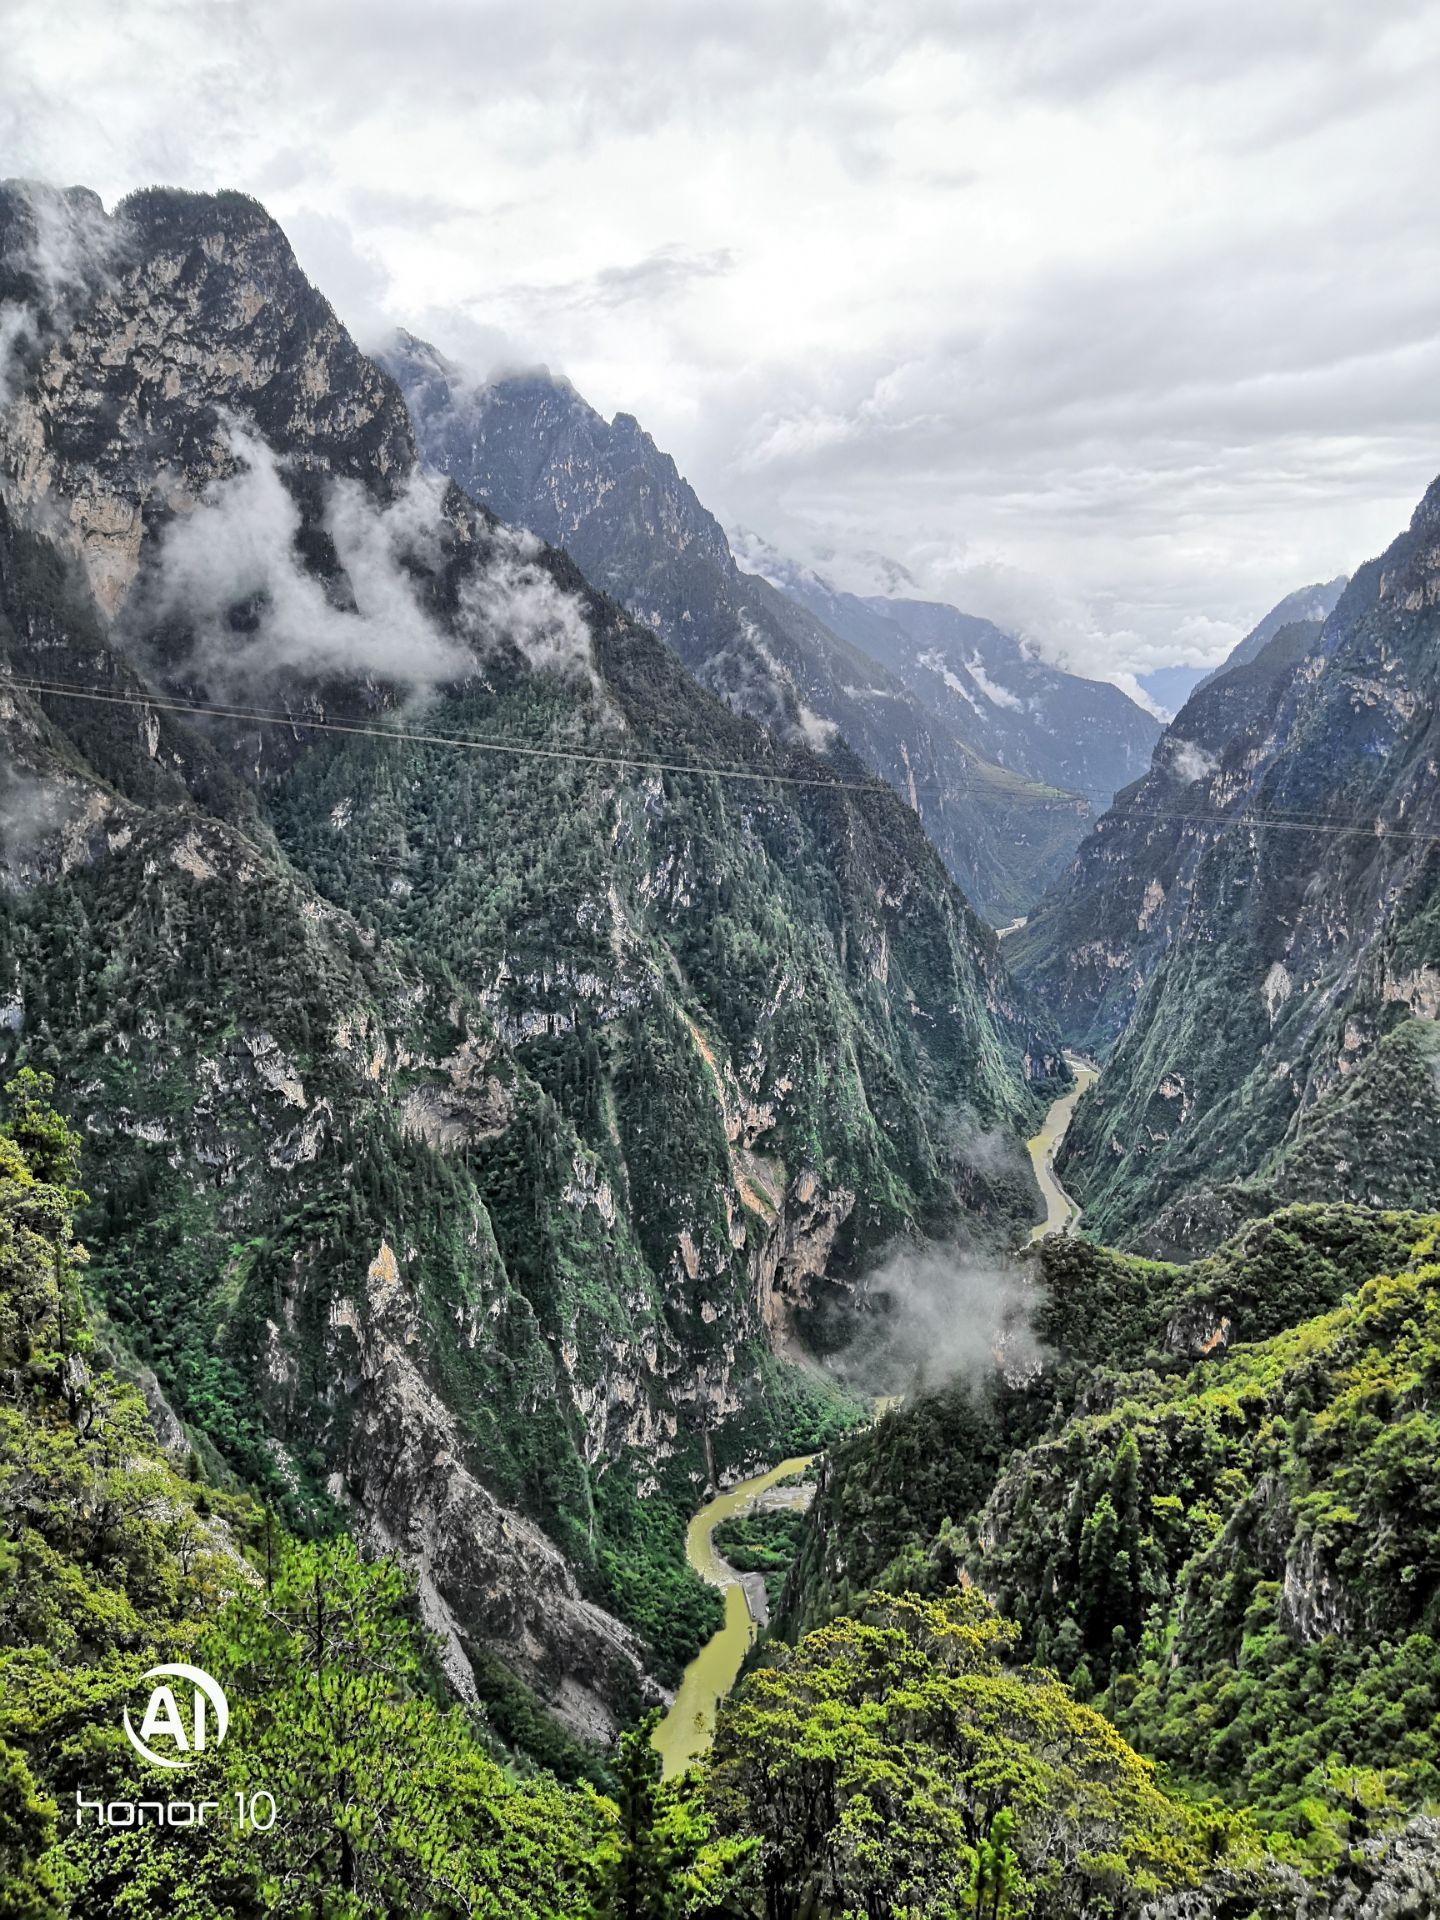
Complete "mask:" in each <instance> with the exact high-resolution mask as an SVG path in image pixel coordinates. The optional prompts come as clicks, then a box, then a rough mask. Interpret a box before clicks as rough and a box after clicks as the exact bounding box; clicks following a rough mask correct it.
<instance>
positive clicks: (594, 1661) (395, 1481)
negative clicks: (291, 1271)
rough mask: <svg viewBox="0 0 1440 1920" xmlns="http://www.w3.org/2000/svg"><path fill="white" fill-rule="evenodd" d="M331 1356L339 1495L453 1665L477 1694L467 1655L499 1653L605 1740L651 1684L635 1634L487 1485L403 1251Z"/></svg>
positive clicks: (371, 1279) (379, 1273)
mask: <svg viewBox="0 0 1440 1920" xmlns="http://www.w3.org/2000/svg"><path fill="white" fill-rule="evenodd" d="M330 1325H331V1329H332V1338H331V1340H330V1341H329V1342H328V1350H329V1359H330V1363H331V1365H332V1366H333V1368H334V1369H335V1373H336V1376H337V1377H339V1378H343V1379H344V1380H345V1382H346V1389H347V1398H348V1400H349V1421H348V1431H347V1448H346V1453H345V1458H344V1461H343V1464H342V1465H341V1466H340V1467H339V1468H338V1470H337V1471H336V1472H335V1473H334V1474H333V1475H332V1478H331V1483H330V1486H331V1491H332V1493H333V1494H335V1495H336V1496H337V1497H339V1498H341V1499H343V1500H344V1501H346V1502H348V1503H350V1504H352V1505H353V1506H354V1507H355V1509H356V1511H357V1513H358V1514H359V1515H360V1516H361V1518H362V1519H363V1521H364V1523H365V1525H366V1528H367V1530H368V1531H369V1533H370V1534H371V1536H372V1538H374V1539H376V1540H379V1541H381V1542H383V1543H384V1544H385V1545H386V1546H387V1547H388V1548H390V1549H391V1550H392V1551H395V1552H398V1553H399V1554H401V1555H402V1557H403V1558H405V1559H406V1560H407V1561H408V1562H409V1563H410V1565H411V1566H413V1567H414V1568H415V1570H416V1572H417V1575H418V1576H419V1579H420V1581H421V1592H422V1599H423V1601H424V1604H425V1606H426V1610H427V1614H428V1616H429V1623H430V1624H431V1626H432V1627H434V1628H435V1629H436V1630H437V1631H439V1632H441V1633H442V1634H443V1635H444V1637H445V1639H446V1641H447V1645H448V1649H449V1658H448V1660H447V1670H448V1671H449V1672H450V1674H451V1677H452V1679H453V1680H454V1681H455V1683H456V1684H457V1686H459V1687H460V1689H461V1690H462V1691H469V1692H473V1683H471V1682H470V1680H469V1673H468V1668H467V1664H466V1662H465V1659H464V1650H465V1648H466V1647H467V1646H470V1647H474V1646H477V1645H479V1646H483V1647H485V1648H487V1649H488V1650H489V1651H490V1652H492V1653H496V1654H499V1655H500V1656H501V1658H503V1659H504V1660H505V1661H506V1663H507V1664H508V1665H509V1666H510V1667H511V1668H512V1669H513V1670H514V1671H515V1672H516V1673H518V1674H519V1675H520V1677H521V1678H522V1679H523V1680H525V1681H526V1682H527V1683H528V1684H529V1685H530V1686H532V1687H533V1688H534V1689H535V1691H536V1692H537V1693H539V1694H540V1696H541V1697H542V1698H543V1699H546V1700H549V1701H550V1702H551V1703H552V1705H553V1706H554V1708H555V1710H556V1712H557V1713H558V1714H559V1715H560V1717H561V1718H562V1719H564V1720H565V1721H566V1723H567V1724H568V1725H569V1726H570V1728H571V1730H572V1731H573V1732H575V1733H577V1734H578V1735H579V1736H580V1737H581V1738H582V1739H588V1740H593V1741H595V1742H597V1743H598V1744H600V1745H608V1744H609V1743H610V1741H611V1740H612V1739H613V1738H614V1736H615V1733H616V1730H617V1717H616V1703H617V1702H618V1701H623V1700H625V1699H626V1698H627V1695H628V1694H629V1693H631V1692H633V1691H634V1690H635V1689H636V1688H637V1686H639V1687H640V1689H641V1690H642V1692H643V1691H645V1690H646V1689H647V1688H648V1690H649V1694H650V1697H651V1698H658V1697H659V1692H658V1689H656V1688H654V1687H653V1685H651V1684H650V1683H648V1682H646V1681H644V1679H643V1675H644V1665H645V1660H646V1657H647V1654H646V1649H645V1646H644V1644H643V1642H642V1641H641V1640H640V1639H639V1638H638V1636H637V1635H635V1634H633V1633H631V1632H630V1631H629V1629H627V1628H626V1627H624V1626H622V1625H621V1623H620V1622H619V1621H618V1620H616V1619H614V1618H613V1617H612V1616H611V1615H609V1614H607V1613H606V1612H605V1611H604V1610H603V1609H602V1608H600V1607H597V1606H594V1605H593V1604H591V1603H590V1602H589V1601H586V1600H584V1599H582V1598H581V1595H580V1592H579V1589H578V1587H577V1585H576V1581H575V1575H574V1573H573V1571H572V1569H571V1568H570V1566H569V1565H568V1564H567V1562H566V1560H565V1558H564V1556H563V1555H562V1554H561V1552H560V1551H559V1549H558V1548H557V1547H556V1546H555V1544H554V1542H553V1541H551V1540H549V1539H548V1538H547V1537H546V1536H545V1534H543V1533H542V1532H541V1530H540V1529H539V1528H538V1527H537V1526H535V1525H534V1523H533V1522H531V1521H530V1520H527V1519H526V1518H525V1517H524V1516H523V1515H521V1514H518V1513H516V1512H515V1511H513V1509H510V1508H507V1507H505V1506H504V1505H502V1504H501V1502H500V1501H498V1500H497V1499H496V1498H495V1497H494V1495H493V1494H491V1493H490V1492H489V1491H487V1489H486V1488H485V1487H484V1486H482V1485H481V1483H480V1481H479V1480H478V1479H477V1477H476V1474H475V1472H474V1471H473V1470H472V1467H471V1465H470V1464H469V1462H468V1456H469V1455H470V1454H471V1453H472V1452H473V1442H472V1441H471V1440H470V1438H469V1437H468V1436H467V1435H466V1434H465V1432H464V1430H463V1428H462V1427H461V1424H460V1422H459V1421H458V1420H457V1419H456V1417H455V1415H454V1413H453V1412H452V1411H451V1410H450V1409H449V1408H448V1407H447V1406H446V1405H445V1404H444V1402H443V1400H442V1399H441V1398H440V1396H439V1394H438V1393H437V1392H436V1391H435V1390H434V1388H433V1387H432V1386H431V1385H430V1384H429V1382H428V1381H427V1380H426V1378H425V1376H424V1374H423V1373H422V1371H421V1363H422V1362H423V1360H424V1358H425V1334H426V1330H425V1328H424V1327H423V1325H422V1324H421V1320H420V1317H419V1315H418V1313H417V1311H416V1304H415V1301H414V1298H413V1296H412V1295H411V1293H410V1291H409V1289H408V1288H407V1285H406V1282H405V1280H404V1279H403V1278H402V1276H401V1273H400V1271H399V1264H398V1262H397V1259H396V1256H395V1253H394V1250H393V1249H392V1248H391V1247H390V1246H389V1245H388V1244H387V1243H383V1242H382V1244H381V1246H380V1249H379V1251H378V1253H377V1254H376V1257H375V1259H374V1260H373V1261H372V1262H371V1264H370V1268H369V1271H368V1274H367V1276H366V1283H365V1290H364V1306H363V1310H360V1309H359V1308H358V1306H357V1304H356V1303H353V1302H351V1301H349V1300H344V1299H342V1300H338V1301H334V1302H332V1305H331V1311H330Z"/></svg>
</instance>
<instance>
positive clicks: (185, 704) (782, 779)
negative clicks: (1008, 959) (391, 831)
mask: <svg viewBox="0 0 1440 1920" xmlns="http://www.w3.org/2000/svg"><path fill="white" fill-rule="evenodd" d="M3 684H4V685H5V686H9V687H18V688H19V689H20V690H21V691H22V692H25V693H34V694H42V695H48V696H49V697H51V698H52V699H66V700H90V701H97V702H99V703H101V704H102V705H106V706H116V707H139V708H144V709H145V710H147V711H153V712H158V713H181V714H198V715H200V716H201V717H202V718H205V719H215V720H241V721H246V722H249V723H252V724H255V725H260V726H274V727H288V728H290V729H291V730H292V731H294V730H296V729H299V728H306V729H310V730H312V731H317V732H321V733H340V734H351V735H359V736H362V737H364V738H368V739H372V740H387V741H390V742H391V743H392V744H395V745H404V746H429V747H467V748H470V749H472V750H473V751H475V752H478V753H500V754H511V755H513V756H515V757H517V758H520V759H527V760H567V761H574V762H577V763H579V764H581V765H585V766H602V767H615V768H618V769H621V770H627V769H628V770H632V771H635V772H640V773H693V774H704V775H707V776H710V777H713V778H715V779H719V780H756V781H763V782H766V783H768V784H770V785H773V786H783V787H813V788H817V789H819V790H820V791H822V792H826V793H865V794H872V795H873V794H881V793H883V794H885V795H887V796H889V795H891V794H893V793H894V791H895V790H894V788H893V787H891V786H890V785H889V783H888V782H887V781H885V780H882V779H881V778H880V776H879V775H878V774H875V775H872V776H871V778H870V779H869V780H842V779H841V778H840V777H839V776H838V775H837V776H835V777H834V778H833V779H824V778H822V777H820V776H819V775H816V774H797V773H779V772H775V773H771V772H767V771H766V770H765V769H764V768H761V767H737V766H733V765H730V766H727V765H726V764H725V763H723V762H721V761H684V760H659V759H647V758H645V757H643V756H641V755H639V754H629V753H600V752H594V751H587V750H584V749H582V748H579V747H544V746H537V745H534V744H533V743H530V742H526V741H517V740H495V739H486V738H484V736H482V735H475V734H458V733H433V732H422V731H420V730H419V729H417V728H413V727H388V726H376V725H374V724H373V723H367V722H364V721H360V720H318V719H314V718H309V717H306V716H305V715H302V714H296V713H280V712H267V711H265V710H264V709H263V708H259V707H229V706H225V707H222V706H212V705H209V704H205V703H201V702H199V701H187V700H174V699H164V698H161V697H159V696H157V695H151V694H138V693H136V694H127V693H115V692H108V691H105V690H102V689H100V688H96V687H80V686H75V685H73V684H70V683H68V682H66V681H63V680H30V679H21V678H19V677H18V676H10V675H7V676H6V678H5V680H4V682H3ZM926 791H931V789H926Z"/></svg>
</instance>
